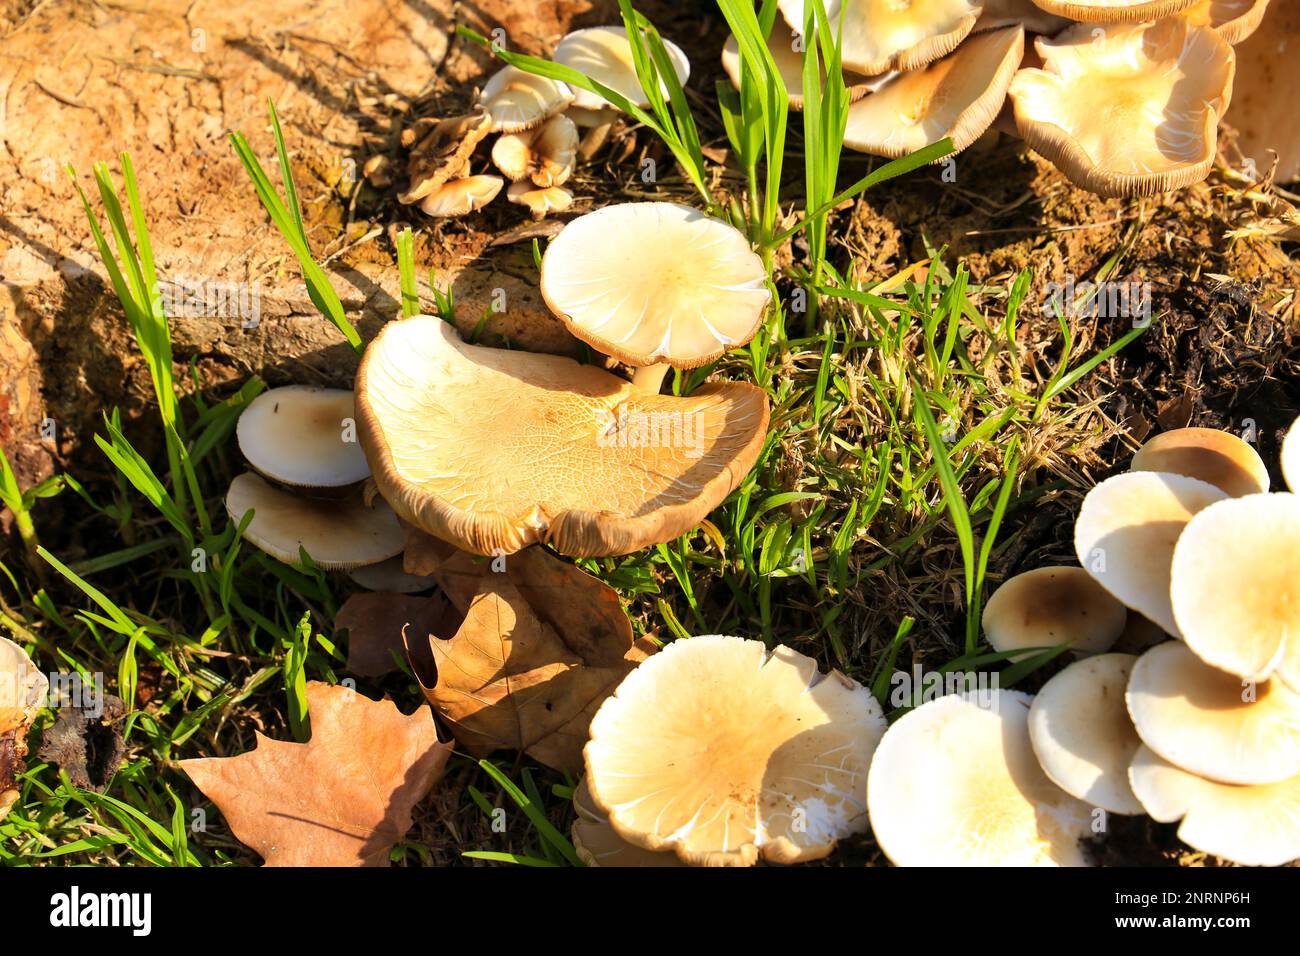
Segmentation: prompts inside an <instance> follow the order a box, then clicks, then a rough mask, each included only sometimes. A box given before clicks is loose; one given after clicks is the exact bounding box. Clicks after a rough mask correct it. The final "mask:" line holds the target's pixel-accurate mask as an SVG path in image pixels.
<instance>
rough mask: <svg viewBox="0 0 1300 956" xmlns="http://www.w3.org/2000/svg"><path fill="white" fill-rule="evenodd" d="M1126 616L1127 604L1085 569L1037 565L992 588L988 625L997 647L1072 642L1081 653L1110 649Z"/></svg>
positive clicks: (987, 608) (986, 616)
mask: <svg viewBox="0 0 1300 956" xmlns="http://www.w3.org/2000/svg"><path fill="white" fill-rule="evenodd" d="M1127 618H1128V612H1127V611H1126V610H1125V608H1124V605H1123V604H1120V603H1119V601H1117V600H1115V599H1114V598H1113V597H1111V596H1110V594H1109V593H1108V592H1107V591H1106V589H1105V588H1103V587H1102V586H1101V585H1100V584H1098V583H1097V582H1096V581H1094V580H1093V579H1092V578H1091V577H1090V576H1089V575H1088V572H1087V571H1085V570H1083V568H1070V567H1060V568H1034V569H1033V570H1032V571H1026V572H1024V573H1023V574H1017V575H1016V576H1015V577H1013V578H1008V579H1007V581H1006V582H1005V583H1004V584H1003V585H1002V586H1001V587H1000V588H998V589H997V590H996V591H994V592H993V596H992V597H990V598H989V600H988V603H987V604H985V605H984V618H983V625H984V634H985V636H986V637H987V638H988V641H989V644H991V645H992V646H993V649H994V650H996V651H1015V650H1020V649H1021V648H1034V647H1051V646H1053V645H1056V644H1069V645H1070V646H1071V648H1072V649H1073V650H1075V651H1077V652H1083V653H1100V652H1102V651H1107V650H1110V648H1111V646H1112V645H1113V644H1114V643H1115V641H1116V640H1117V639H1118V638H1119V636H1120V634H1121V633H1122V632H1123V630H1124V624H1125V621H1126V620H1127ZM1028 656H1030V655H1029V654H1027V653H1026V654H1020V655H1017V656H1016V657H1012V658H1010V660H1013V661H1016V660H1023V659H1024V658H1026V657H1028Z"/></svg>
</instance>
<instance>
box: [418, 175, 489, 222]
mask: <svg viewBox="0 0 1300 956" xmlns="http://www.w3.org/2000/svg"><path fill="white" fill-rule="evenodd" d="M505 184H506V181H505V180H504V179H502V178H501V177H500V176H466V177H465V178H464V179H453V180H452V181H451V182H449V183H446V184H444V185H442V186H439V187H438V188H437V189H435V190H434V191H433V192H432V193H430V194H429V195H428V196H426V197H425V199H424V201H423V202H421V203H420V211H421V212H423V213H424V214H425V215H426V216H432V217H433V218H435V219H445V218H448V217H450V216H464V215H467V214H468V213H471V212H473V211H474V210H475V209H481V208H483V207H484V206H486V205H487V204H488V203H490V202H491V201H492V200H494V199H496V198H497V193H499V192H501V187H502V186H504V185H505Z"/></svg>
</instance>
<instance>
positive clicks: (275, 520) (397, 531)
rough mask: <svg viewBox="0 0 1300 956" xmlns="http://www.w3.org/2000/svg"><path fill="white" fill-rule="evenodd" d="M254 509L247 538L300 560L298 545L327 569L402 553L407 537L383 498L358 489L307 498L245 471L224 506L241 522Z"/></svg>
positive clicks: (289, 561) (233, 484) (268, 550)
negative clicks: (371, 498) (369, 497)
mask: <svg viewBox="0 0 1300 956" xmlns="http://www.w3.org/2000/svg"><path fill="white" fill-rule="evenodd" d="M250 510H251V511H254V512H255V513H254V515H253V520H252V521H251V522H249V525H248V528H247V529H245V531H244V540H245V541H248V542H249V543H250V544H253V545H255V546H256V547H258V548H260V549H261V550H263V551H265V552H266V553H267V554H269V555H270V556H271V557H273V558H275V559H276V560H277V561H283V562H284V563H286V564H297V563H298V561H299V560H301V556H300V555H299V552H298V549H299V548H305V549H306V551H307V554H309V555H310V556H311V559H312V560H313V561H315V562H316V564H318V565H320V566H321V567H322V568H324V569H325V570H327V571H332V570H347V569H349V568H357V567H360V566H362V565H364V564H378V563H379V562H380V561H383V560H386V559H387V558H391V557H393V556H394V555H397V554H401V553H402V549H403V548H404V547H405V546H406V536H405V534H404V533H403V531H402V526H401V525H400V524H398V523H397V517H396V516H395V515H394V514H393V512H392V511H391V510H390V509H389V508H388V507H387V506H386V505H384V504H383V503H382V502H380V503H379V504H377V505H375V507H373V508H371V507H368V506H367V505H366V504H365V502H364V501H363V500H362V496H361V495H360V494H354V495H352V496H350V497H348V498H344V499H330V500H322V499H316V498H304V497H302V496H301V495H295V494H292V493H290V492H288V491H284V490H282V489H280V488H277V487H275V486H274V485H271V484H267V482H266V481H265V480H263V479H262V478H261V476H259V475H255V474H253V473H252V472H245V473H244V474H242V475H239V476H238V477H236V478H235V480H234V481H232V482H231V483H230V491H228V492H227V493H226V511H227V512H228V513H229V514H230V519H231V520H232V521H234V522H235V523H236V524H238V523H239V522H240V521H241V520H243V517H244V515H245V514H246V513H247V512H249V511H250Z"/></svg>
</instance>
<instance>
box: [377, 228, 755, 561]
mask: <svg viewBox="0 0 1300 956" xmlns="http://www.w3.org/2000/svg"><path fill="white" fill-rule="evenodd" d="M552 248H554V243H552ZM767 420H768V409H767V397H766V395H764V393H763V392H762V390H761V389H758V388H755V387H754V386H752V385H748V384H745V383H740V382H726V383H721V384H716V385H705V386H703V387H702V388H700V389H697V390H696V391H695V393H694V394H693V395H691V396H690V397H689V398H675V397H672V396H659V395H650V394H647V393H645V392H642V391H638V390H636V389H635V388H634V387H633V386H632V385H631V384H630V383H628V382H627V381H625V380H623V379H620V378H618V377H617V376H614V375H611V374H610V373H609V372H606V371H603V370H602V369H599V368H596V367H594V366H590V365H579V364H578V363H577V362H575V361H573V360H572V359H568V358H563V357H560V356H554V355H537V354H532V353H527V352H517V351H509V350H505V349H492V348H485V347H482V346H475V345H468V344H466V343H465V342H463V341H461V338H460V336H458V335H457V334H456V332H455V331H454V330H453V329H452V327H451V326H450V325H449V324H447V323H445V322H443V321H441V320H439V319H434V318H429V317H427V316H418V317H414V318H410V319H404V320H401V321H397V322H390V323H388V324H387V325H385V326H384V327H383V329H382V330H381V331H380V333H379V335H378V336H377V337H376V338H375V340H374V341H373V342H372V343H371V344H370V347H369V348H368V349H367V350H366V354H365V356H364V357H363V358H362V360H361V368H360V370H359V371H358V373H357V425H358V434H359V436H360V439H361V444H362V447H363V448H364V449H365V451H366V457H367V459H368V460H369V461H370V465H371V469H372V470H373V472H374V481H375V483H376V485H377V487H378V488H379V491H380V492H381V493H382V494H383V496H384V498H385V499H387V501H388V502H389V504H391V505H392V506H393V508H394V509H395V510H396V511H397V513H398V514H399V515H400V516H401V517H402V518H403V519H404V520H406V521H407V522H409V523H411V524H413V525H416V526H417V527H419V528H422V529H423V530H424V531H426V532H427V533H429V534H432V535H435V536H437V537H439V538H442V539H443V540H445V541H448V542H450V543H452V544H455V545H456V546H457V547H460V548H462V549H464V550H467V551H472V552H474V553H476V554H492V553H494V552H495V551H498V550H500V551H503V552H507V553H511V552H515V551H518V550H519V549H520V548H523V547H526V546H528V545H530V544H533V543H534V542H539V541H542V542H546V543H549V544H550V545H551V546H552V547H553V548H555V549H556V550H557V551H559V552H561V553H563V554H568V555H573V556H578V557H591V556H597V555H613V554H629V553H631V552H633V551H637V550H640V549H641V548H644V547H648V546H649V545H652V544H657V543H660V542H663V541H670V540H672V539H673V538H675V537H677V536H678V535H680V534H682V533H684V532H686V531H688V530H690V529H691V528H694V527H695V526H696V524H698V522H699V520H700V519H701V518H703V517H704V516H705V515H706V514H707V513H708V512H709V511H710V510H712V509H713V508H714V507H715V506H716V505H717V504H718V503H720V502H721V501H722V499H723V498H725V497H726V496H727V495H728V494H729V493H730V492H731V490H732V489H733V488H735V487H736V485H738V484H739V483H740V481H741V480H742V478H743V477H744V476H745V474H746V473H748V471H749V469H750V468H751V467H752V466H753V464H754V461H755V460H756V459H757V457H758V453H759V451H760V450H761V448H762V446H763V441H764V438H765V435H766V430H767Z"/></svg>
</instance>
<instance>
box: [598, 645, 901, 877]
mask: <svg viewBox="0 0 1300 956" xmlns="http://www.w3.org/2000/svg"><path fill="white" fill-rule="evenodd" d="M884 731H885V718H884V716H883V714H882V713H881V710H880V705H879V704H878V703H876V699H875V698H874V697H872V696H871V692H870V691H869V690H867V689H866V688H865V687H863V686H862V685H861V684H859V683H857V682H856V681H853V680H850V679H849V678H847V677H845V676H844V675H843V674H840V673H839V672H833V673H831V674H822V673H820V672H819V671H818V670H817V662H816V661H815V660H813V659H812V658H811V657H805V656H804V655H803V654H800V653H798V652H796V651H792V650H791V649H790V648H788V647H781V646H778V647H777V648H776V649H775V650H771V651H769V650H768V649H767V647H766V646H764V644H763V643H762V642H761V641H749V640H744V639H742V638H739V637H723V636H719V635H709V636H705V637H692V638H688V639H682V640H677V641H674V642H673V643H671V644H669V645H668V647H667V648H665V649H664V650H662V651H660V652H659V653H658V654H655V655H654V656H653V657H651V658H650V659H649V660H647V661H645V662H644V663H643V664H641V665H640V666H639V667H638V668H637V669H636V670H634V671H633V672H632V673H631V674H629V675H628V676H627V677H626V678H625V679H624V680H623V682H622V683H621V684H620V685H619V686H618V689H617V690H616V691H615V692H614V694H613V695H612V696H611V697H609V698H607V699H606V700H605V702H604V703H603V704H602V705H601V707H600V710H599V711H597V712H596V716H595V717H594V718H593V719H592V721H591V739H590V740H589V741H588V742H587V746H586V748H585V749H584V751H583V753H584V756H585V759H586V765H587V785H588V786H589V787H590V788H591V795H592V798H593V800H594V801H595V803H596V805H597V807H598V808H599V809H600V810H601V811H603V812H604V813H605V814H607V815H608V817H609V822H610V824H611V825H612V826H613V828H614V830H615V831H616V832H617V833H618V835H619V836H621V837H622V838H623V839H624V840H626V841H627V842H629V843H632V844H634V845H636V846H640V847H643V848H645V849H647V850H672V851H673V852H675V853H676V854H677V856H678V857H680V858H681V859H682V860H683V861H684V862H686V863H688V864H692V865H695V866H752V865H753V864H754V863H756V862H757V861H758V860H759V859H760V858H762V859H764V860H767V861H769V862H773V863H799V862H802V861H806V860H817V859H821V858H822V857H825V856H826V855H827V854H829V853H830V852H831V850H833V849H834V848H835V844H836V841H838V840H840V839H843V838H845V837H848V836H851V835H852V834H855V833H861V832H863V831H864V830H866V828H867V815H866V809H867V807H866V797H867V768H868V766H869V765H870V763H871V755H872V752H873V751H874V750H875V749H876V743H877V742H878V741H879V740H880V736H881V734H883V733H884Z"/></svg>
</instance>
